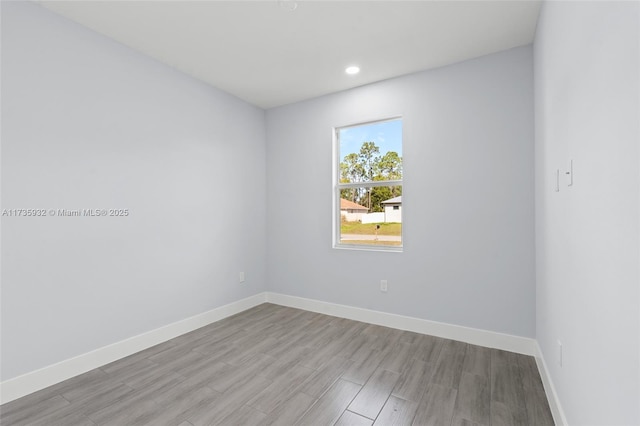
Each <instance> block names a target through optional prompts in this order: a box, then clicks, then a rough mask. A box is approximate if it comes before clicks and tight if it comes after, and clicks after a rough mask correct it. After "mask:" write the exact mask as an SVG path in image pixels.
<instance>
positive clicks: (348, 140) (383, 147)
mask: <svg viewBox="0 0 640 426" xmlns="http://www.w3.org/2000/svg"><path fill="white" fill-rule="evenodd" d="M363 142H375V144H376V145H377V146H378V147H379V148H380V155H384V154H385V153H386V152H388V151H395V152H397V153H398V155H399V156H401V157H402V120H393V121H384V122H381V123H372V124H364V125H362V126H354V127H346V128H343V129H340V160H342V159H343V158H344V157H345V155H347V154H351V153H352V152H359V151H360V147H361V146H362V143H363Z"/></svg>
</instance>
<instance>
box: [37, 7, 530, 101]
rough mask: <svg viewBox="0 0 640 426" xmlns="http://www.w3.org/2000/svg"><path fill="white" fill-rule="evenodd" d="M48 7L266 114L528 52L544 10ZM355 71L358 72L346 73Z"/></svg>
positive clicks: (528, 8)
mask: <svg viewBox="0 0 640 426" xmlns="http://www.w3.org/2000/svg"><path fill="white" fill-rule="evenodd" d="M40 4H41V5H42V6H44V7H46V8H48V9H50V10H53V11H55V12H57V13H59V14H61V15H63V16H66V17H68V18H70V19H72V20H74V21H76V22H79V23H81V24H82V25H85V26H87V27H89V28H91V29H92V30H95V31H97V32H99V33H102V34H105V35H107V36H109V37H111V38H113V39H115V40H117V41H119V42H121V43H122V44H124V45H127V46H130V47H132V48H133V49H136V50H138V51H140V52H143V53H145V54H147V55H149V56H151V57H153V58H156V59H157V60H159V61H161V62H164V63H166V64H169V65H171V66H173V67H175V68H177V69H179V70H181V71H183V72H185V73H186V74H189V75H191V76H193V77H196V78H198V79H200V80H203V81H205V82H207V83H209V84H211V85H213V86H215V87H218V88H220V89H222V90H225V91H227V92H229V93H232V94H234V95H235V96H237V97H239V98H241V99H244V100H245V101H247V102H250V103H252V104H254V105H257V106H260V107H262V108H270V107H274V106H279V105H284V104H288V103H292V102H297V101H300V100H304V99H309V98H313V97H316V96H321V95H325V94H328V93H333V92H337V91H340V90H344V89H349V88H352V87H356V86H361V85H364V84H367V83H372V82H375V81H380V80H384V79H388V78H392V77H397V76H400V75H404V74H409V73H413V72H416V71H421V70H425V69H429V68H434V67H439V66H443V65H447V64H451V63H454V62H459V61H462V60H465V59H470V58H474V57H478V56H482V55H486V54H489V53H493V52H497V51H500V50H505V49H509V48H512V47H516V46H522V45H526V44H529V43H531V42H532V41H533V37H534V33H535V28H536V22H537V19H538V12H539V8H540V1H518V0H514V1H481V0H480V1H479V0H475V1H454V0H445V1H397V0H396V1H329V0H323V1H308V0H300V1H297V2H293V1H290V0H286V1H278V0H262V1H237V0H236V1H184V0H175V1H43V2H40ZM296 6H297V7H296ZM294 7H295V10H291V9H293V8H294ZM351 64H357V65H359V66H360V67H361V69H362V71H361V72H360V74H358V75H356V76H349V75H347V74H345V72H344V69H345V67H346V66H348V65H351Z"/></svg>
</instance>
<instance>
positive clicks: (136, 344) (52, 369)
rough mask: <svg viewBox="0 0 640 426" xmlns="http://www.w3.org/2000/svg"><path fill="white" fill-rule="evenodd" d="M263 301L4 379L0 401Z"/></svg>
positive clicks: (263, 297) (261, 297)
mask: <svg viewBox="0 0 640 426" xmlns="http://www.w3.org/2000/svg"><path fill="white" fill-rule="evenodd" d="M265 302H266V293H264V292H263V293H258V294H256V295H254V296H251V297H247V298H246V299H242V300H238V301H236V302H232V303H229V304H228V305H224V306H220V307H218V308H215V309H212V310H210V311H207V312H203V313H201V314H198V315H195V316H192V317H189V318H186V319H184V320H181V321H177V322H174V323H172V324H169V325H166V326H164V327H160V328H157V329H155V330H151V331H149V332H146V333H143V334H139V335H137V336H133V337H130V338H128V339H126V340H122V341H120V342H116V343H113V344H111V345H108V346H104V347H102V348H99V349H96V350H93V351H91V352H87V353H85V354H82V355H79V356H76V357H74V358H70V359H67V360H64V361H61V362H58V363H56V364H53V365H49V366H47V367H44V368H41V369H39V370H36V371H32V372H30V373H27V374H24V375H22V376H18V377H15V378H13V379H9V380H5V381H4V382H2V383H0V404H4V403H7V402H9V401H13V400H14V399H18V398H20V397H23V396H25V395H29V394H30V393H33V392H36V391H38V390H40V389H44V388H46V387H48V386H51V385H54V384H56V383H59V382H61V381H63V380H67V379H70V378H72V377H75V376H77V375H79V374H82V373H86V372H87V371H90V370H93V369H94V368H98V367H101V366H103V365H105V364H108V363H110V362H113V361H116V360H118V359H120V358H124V357H126V356H129V355H131V354H134V353H136V352H139V351H141V350H144V349H147V348H150V347H151V346H155V345H157V344H159V343H162V342H166V341H167V340H170V339H173V338H174V337H177V336H180V335H182V334H185V333H188V332H190V331H193V330H196V329H198V328H200V327H204V326H205V325H208V324H211V323H213V322H216V321H219V320H221V319H223V318H226V317H229V316H231V315H235V314H237V313H240V312H242V311H246V310H247V309H250V308H252V307H254V306H257V305H260V304H262V303H265Z"/></svg>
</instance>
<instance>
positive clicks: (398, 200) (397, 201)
mask: <svg viewBox="0 0 640 426" xmlns="http://www.w3.org/2000/svg"><path fill="white" fill-rule="evenodd" d="M380 204H402V195H401V196H399V197H394V198H390V199H388V200H387V201H383V202H381V203H380Z"/></svg>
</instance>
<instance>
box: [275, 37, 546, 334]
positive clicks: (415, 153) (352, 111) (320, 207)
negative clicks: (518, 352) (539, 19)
mask: <svg viewBox="0 0 640 426" xmlns="http://www.w3.org/2000/svg"><path fill="white" fill-rule="evenodd" d="M396 115H402V116H403V118H404V145H403V152H404V173H405V184H404V190H403V208H404V216H403V222H404V223H403V225H404V252H403V253H389V252H372V251H350V250H337V249H333V248H332V207H331V205H332V128H333V127H334V126H343V125H348V124H352V123H358V122H362V121H367V120H372V119H381V118H386V117H391V116H396ZM267 145H268V148H267V164H268V165H269V167H268V170H267V174H268V184H267V186H268V189H267V194H268V197H267V206H268V258H267V259H268V262H267V265H268V266H267V268H268V286H269V289H270V290H271V291H275V292H279V293H284V294H289V295H294V296H300V297H308V298H312V299H318V300H323V301H328V302H334V303H340V304H346V305H351V306H357V307H362V308H370V309H375V310H380V311H384V312H390V313H396V314H402V315H408V316H412V317H417V318H423V319H428V320H434V321H441V322H446V323H450V324H458V325H462V326H470V327H475V328H481V329H486V330H493V331H497V332H504V333H509V334H514V335H519V336H526V337H534V335H535V318H534V311H535V306H534V302H533V301H534V300H535V276H534V269H535V268H534V206H533V200H534V195H533V190H534V182H533V169H534V165H533V64H532V48H531V46H526V47H521V48H517V49H513V50H509V51H506V52H501V53H497V54H493V55H489V56H485V57H482V58H479V59H476V60H471V61H467V62H463V63H459V64H456V65H452V66H448V67H444V68H440V69H436V70H431V71H426V72H421V73H418V74H413V75H410V76H406V77H401V78H397V79H393V80H388V81H385V82H381V83H377V84H372V85H369V86H364V87H361V88H357V89H354V90H349V91H346V92H341V93H337V94H333V95H330V96H325V97H321V98H317V99H313V100H310V101H306V102H301V103H297V104H294V105H289V106H285V107H281V108H277V109H272V110H269V111H267ZM381 279H386V280H388V281H389V291H388V293H386V294H385V293H381V292H380V290H379V282H380V280H381Z"/></svg>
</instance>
